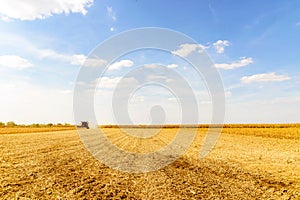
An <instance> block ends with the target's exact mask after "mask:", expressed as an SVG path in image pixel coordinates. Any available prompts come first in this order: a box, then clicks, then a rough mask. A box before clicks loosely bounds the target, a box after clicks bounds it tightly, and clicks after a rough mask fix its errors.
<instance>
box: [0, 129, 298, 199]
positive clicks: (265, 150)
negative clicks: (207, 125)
mask: <svg viewBox="0 0 300 200" xmlns="http://www.w3.org/2000/svg"><path fill="white" fill-rule="evenodd" d="M172 130H173V131H174V130H175V129H172ZM172 130H163V131H164V138H172V137H173V135H174V132H172ZM145 131H147V130H145ZM117 132H118V130H116V129H106V130H105V133H106V134H107V135H108V137H111V138H114V137H115V136H117V137H119V134H120V133H117ZM166 135H167V136H166ZM204 136H205V131H204V130H199V131H198V134H197V136H196V138H195V140H194V142H193V144H192V145H191V147H190V149H189V150H188V152H187V153H186V154H185V155H184V156H183V157H182V158H181V159H179V160H177V161H176V162H174V163H172V164H170V165H168V166H166V167H164V168H162V169H160V170H158V171H154V172H149V173H144V174H131V173H124V172H119V171H116V170H113V169H111V168H108V167H106V166H105V165H103V164H101V163H100V162H98V161H97V160H95V159H94V158H93V157H92V156H91V155H90V154H89V152H88V151H86V149H85V148H84V146H83V144H82V143H81V141H80V140H79V137H78V135H77V133H76V131H62V132H47V133H35V134H26V133H24V134H4V135H0V157H1V161H0V174H1V177H0V199H12V198H16V199H18V198H22V197H25V198H31V199H64V198H66V199H93V198H100V199H199V198H208V199H279V198H281V199H288V198H294V199H299V198H300V194H299V191H300V190H299V188H300V184H299V183H300V180H299V177H300V176H299V175H300V169H299V166H300V165H299V164H300V158H299V151H298V150H299V147H300V142H299V140H296V139H279V138H261V137H253V136H251V134H248V136H244V135H236V134H223V135H222V136H221V138H220V140H219V142H218V144H217V146H216V148H215V149H214V150H213V152H212V153H211V154H210V155H209V156H208V157H207V158H205V159H201V160H199V159H197V156H198V153H199V148H200V147H201V144H202V143H201V142H202V140H203V138H204ZM157 140H158V141H159V137H158V138H157ZM135 142H136V143H137V145H136V146H137V147H138V146H139V145H138V144H139V141H138V140H137V141H135ZM140 142H144V141H140ZM118 145H121V144H118ZM158 146H159V145H158ZM123 147H124V148H125V149H126V148H127V149H128V150H132V151H133V149H130V145H128V146H126V145H125V146H123ZM258 148H259V149H258ZM149 150H150V151H151V149H149ZM136 151H139V150H136ZM143 151H146V150H145V149H143ZM287 155H289V157H290V158H291V159H293V162H292V163H287V162H286V161H282V160H283V158H286V156H287ZM259 156H262V157H261V158H260V157H259ZM273 159H274V160H273ZM278 159H279V160H278ZM286 159H288V158H286ZM272 160H273V162H270V161H272ZM274 169H275V171H274ZM282 169H285V171H284V170H283V171H281V173H278V172H277V171H276V170H282ZM297 177H298V178H297Z"/></svg>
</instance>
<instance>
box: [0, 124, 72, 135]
mask: <svg viewBox="0 0 300 200" xmlns="http://www.w3.org/2000/svg"><path fill="white" fill-rule="evenodd" d="M75 129H76V128H75V127H74V126H70V127H64V126H63V127H37V128H31V127H4V128H0V134H13V133H40V132H52V131H66V130H75Z"/></svg>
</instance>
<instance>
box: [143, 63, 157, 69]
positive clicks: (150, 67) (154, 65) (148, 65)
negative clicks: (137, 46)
mask: <svg viewBox="0 0 300 200" xmlns="http://www.w3.org/2000/svg"><path fill="white" fill-rule="evenodd" d="M158 66H159V65H158V64H155V63H153V64H144V67H145V68H148V69H155V68H157V67H158Z"/></svg>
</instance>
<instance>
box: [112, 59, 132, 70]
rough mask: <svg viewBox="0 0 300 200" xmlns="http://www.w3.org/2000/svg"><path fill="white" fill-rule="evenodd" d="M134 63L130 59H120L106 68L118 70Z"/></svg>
mask: <svg viewBox="0 0 300 200" xmlns="http://www.w3.org/2000/svg"><path fill="white" fill-rule="evenodd" d="M133 64H134V63H133V62H132V61H131V60H121V61H119V62H115V63H113V64H111V65H110V66H109V67H108V70H119V69H121V68H123V67H131V66H132V65H133Z"/></svg>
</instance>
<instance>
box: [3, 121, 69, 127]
mask: <svg viewBox="0 0 300 200" xmlns="http://www.w3.org/2000/svg"><path fill="white" fill-rule="evenodd" d="M73 126H74V125H71V124H69V123H57V124H54V123H48V124H38V123H35V124H27V125H25V124H17V123H15V122H13V121H9V122H6V123H4V122H0V127H1V128H5V127H20V128H50V127H73Z"/></svg>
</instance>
